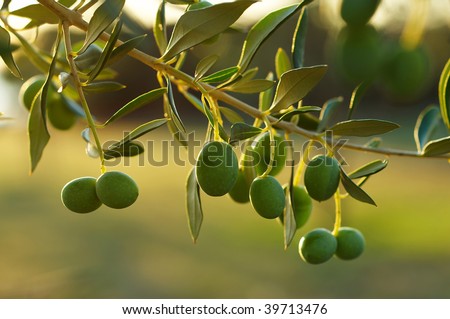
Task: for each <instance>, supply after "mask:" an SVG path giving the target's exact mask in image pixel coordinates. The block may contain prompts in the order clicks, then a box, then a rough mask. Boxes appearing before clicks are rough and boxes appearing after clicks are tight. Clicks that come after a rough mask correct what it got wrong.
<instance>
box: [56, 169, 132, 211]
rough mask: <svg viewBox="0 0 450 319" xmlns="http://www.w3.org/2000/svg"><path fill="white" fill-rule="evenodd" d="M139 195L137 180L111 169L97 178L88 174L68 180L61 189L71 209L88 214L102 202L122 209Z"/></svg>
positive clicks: (64, 200)
mask: <svg viewBox="0 0 450 319" xmlns="http://www.w3.org/2000/svg"><path fill="white" fill-rule="evenodd" d="M138 195H139V188H138V186H137V184H136V182H135V181H134V180H133V179H132V178H131V177H130V176H129V175H127V174H125V173H122V172H118V171H111V172H106V173H104V174H102V175H101V176H100V177H98V178H97V179H96V178H94V177H90V176H86V177H80V178H77V179H74V180H72V181H70V182H68V183H67V184H66V185H65V186H64V187H63V189H62V191H61V200H62V202H63V204H64V206H65V207H67V208H68V209H69V210H71V211H73V212H75V213H79V214H86V213H90V212H93V211H94V210H96V209H98V208H99V207H100V206H101V205H102V204H105V205H106V206H108V207H111V208H116V209H121V208H126V207H128V206H130V205H132V204H133V203H134V202H135V201H136V199H137V197H138Z"/></svg>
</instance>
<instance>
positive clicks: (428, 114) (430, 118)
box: [414, 105, 442, 152]
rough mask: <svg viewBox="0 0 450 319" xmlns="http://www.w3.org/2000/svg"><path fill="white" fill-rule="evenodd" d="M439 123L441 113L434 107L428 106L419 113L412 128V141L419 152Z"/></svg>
mask: <svg viewBox="0 0 450 319" xmlns="http://www.w3.org/2000/svg"><path fill="white" fill-rule="evenodd" d="M441 123H442V122H441V113H440V110H439V108H438V107H437V106H435V105H430V106H429V107H427V108H425V109H424V110H423V111H422V112H421V113H420V115H419V117H418V118H417V122H416V126H415V128H414V140H415V141H416V146H417V150H418V151H419V152H422V150H423V147H424V146H425V144H427V143H428V142H429V141H430V140H431V137H432V135H433V133H434V132H435V131H436V129H437V128H438V125H439V124H441Z"/></svg>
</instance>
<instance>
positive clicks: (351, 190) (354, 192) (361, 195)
mask: <svg viewBox="0 0 450 319" xmlns="http://www.w3.org/2000/svg"><path fill="white" fill-rule="evenodd" d="M341 182H342V185H343V186H344V188H345V190H346V191H347V192H348V194H349V195H350V196H351V197H353V198H354V199H356V200H359V201H360V202H364V203H368V204H371V205H374V206H377V204H376V203H375V202H374V200H373V199H372V198H371V197H370V196H369V195H368V194H367V193H366V192H365V191H363V190H362V188H360V187H359V186H358V185H356V184H355V183H354V182H353V181H352V180H351V179H350V177H348V176H347V174H345V172H344V170H343V169H342V168H341Z"/></svg>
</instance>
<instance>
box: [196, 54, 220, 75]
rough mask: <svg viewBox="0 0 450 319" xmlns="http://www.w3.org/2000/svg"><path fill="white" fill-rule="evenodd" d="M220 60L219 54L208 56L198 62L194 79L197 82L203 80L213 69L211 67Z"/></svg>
mask: <svg viewBox="0 0 450 319" xmlns="http://www.w3.org/2000/svg"><path fill="white" fill-rule="evenodd" d="M217 60H219V56H218V55H217V54H213V55H208V56H207V57H205V58H203V59H201V60H200V62H198V64H197V67H196V68H195V73H194V78H195V81H198V80H199V79H201V78H202V77H203V76H204V75H205V74H206V72H208V71H209V69H211V67H212V66H213V65H214V64H215V63H216V62H217Z"/></svg>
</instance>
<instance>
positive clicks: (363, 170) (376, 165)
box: [348, 160, 388, 179]
mask: <svg viewBox="0 0 450 319" xmlns="http://www.w3.org/2000/svg"><path fill="white" fill-rule="evenodd" d="M387 164H388V161H387V160H376V161H373V162H370V163H368V164H366V165H363V166H361V167H360V168H358V169H356V170H354V171H353V172H351V173H350V174H348V177H350V178H351V179H356V178H361V177H367V176H370V175H373V174H376V173H378V172H380V171H382V170H383V169H385V168H386V166H387Z"/></svg>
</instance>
